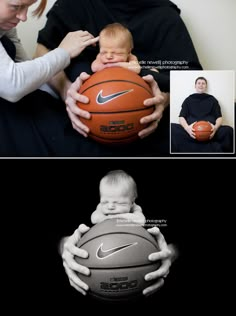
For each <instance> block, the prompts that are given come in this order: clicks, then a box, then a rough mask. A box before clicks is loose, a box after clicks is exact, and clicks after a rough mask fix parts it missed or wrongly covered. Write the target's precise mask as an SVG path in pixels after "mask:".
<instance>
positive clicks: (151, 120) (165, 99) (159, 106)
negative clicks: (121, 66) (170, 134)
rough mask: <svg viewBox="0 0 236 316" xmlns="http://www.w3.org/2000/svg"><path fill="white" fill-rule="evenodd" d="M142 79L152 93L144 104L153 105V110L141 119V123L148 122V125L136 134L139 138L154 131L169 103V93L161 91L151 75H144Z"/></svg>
mask: <svg viewBox="0 0 236 316" xmlns="http://www.w3.org/2000/svg"><path fill="white" fill-rule="evenodd" d="M143 79H144V80H145V81H146V82H147V83H148V84H149V86H150V87H151V89H152V93H153V97H152V98H149V99H147V100H145V102H144V105H145V106H153V105H154V106H155V110H154V111H153V113H152V114H150V115H148V116H146V117H143V118H142V119H141V124H148V126H147V127H146V128H144V129H143V130H141V131H140V132H139V134H138V135H139V137H140V138H144V137H147V136H148V135H150V134H152V133H153V132H155V130H156V129H157V127H158V124H159V122H160V120H161V118H162V115H163V112H164V109H165V108H166V107H167V106H168V104H169V93H164V92H161V90H160V89H159V87H158V84H157V82H156V81H155V80H154V78H153V76H152V75H147V76H144V77H143Z"/></svg>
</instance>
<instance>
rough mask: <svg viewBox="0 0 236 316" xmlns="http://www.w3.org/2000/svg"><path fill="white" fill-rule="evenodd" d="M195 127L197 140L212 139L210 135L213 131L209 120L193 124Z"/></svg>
mask: <svg viewBox="0 0 236 316" xmlns="http://www.w3.org/2000/svg"><path fill="white" fill-rule="evenodd" d="M193 129H194V132H195V136H196V140H198V141H201V142H202V141H207V140H209V139H210V135H211V133H212V131H211V129H212V127H211V124H210V123H209V122H207V121H198V122H196V123H195V124H194V125H193Z"/></svg>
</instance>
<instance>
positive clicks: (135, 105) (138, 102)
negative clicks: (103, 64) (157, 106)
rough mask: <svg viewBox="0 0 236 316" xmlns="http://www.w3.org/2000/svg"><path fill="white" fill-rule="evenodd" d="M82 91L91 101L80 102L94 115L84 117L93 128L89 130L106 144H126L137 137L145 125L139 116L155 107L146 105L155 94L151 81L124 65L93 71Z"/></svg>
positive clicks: (81, 105) (95, 138)
mask: <svg viewBox="0 0 236 316" xmlns="http://www.w3.org/2000/svg"><path fill="white" fill-rule="evenodd" d="M79 93H81V94H83V95H86V96H87V97H88V98H89V100H90V101H89V103H87V104H84V103H80V102H78V106H79V107H80V108H81V109H83V110H86V111H88V112H90V114H91V119H90V120H86V119H83V118H81V121H82V122H83V123H84V124H85V125H87V126H88V127H89V129H90V133H89V134H88V135H89V136H90V137H91V138H93V139H94V140H96V141H98V142H100V143H104V144H125V143H130V142H132V141H134V140H136V139H138V132H139V131H140V130H142V129H143V128H145V125H144V124H140V119H141V118H142V117H144V116H147V115H149V114H151V113H152V112H153V110H154V107H153V106H152V107H146V106H144V105H143V101H144V100H145V99H148V98H151V97H153V94H152V90H151V88H150V87H149V85H148V84H147V83H146V82H145V81H144V80H143V79H142V78H141V77H140V76H139V75H137V74H136V73H134V72H133V71H131V70H128V69H124V68H121V67H111V68H106V69H103V70H101V71H98V72H96V73H94V74H93V75H91V77H90V78H89V79H88V80H86V81H85V82H84V83H83V85H82V86H81V88H80V90H79Z"/></svg>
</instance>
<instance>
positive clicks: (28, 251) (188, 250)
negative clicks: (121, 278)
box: [1, 159, 234, 315]
mask: <svg viewBox="0 0 236 316" xmlns="http://www.w3.org/2000/svg"><path fill="white" fill-rule="evenodd" d="M231 162H232V163H231ZM222 163H223V164H222ZM233 163H234V161H230V160H227V161H226V160H224V161H218V160H205V159H202V160H195V159H192V160H190V159H189V160H185V159H182V160H164V159H140V160H139V159H136V160H134V159H124V160H123V159H90V160H89V159H78V160H77V159H71V160H70V159H68V160H64V161H63V160H50V161H48V160H41V161H40V163H38V161H36V160H32V161H30V162H29V161H27V160H22V161H17V162H16V163H15V164H14V166H13V165H12V166H11V168H8V169H6V168H5V165H4V164H3V163H2V164H1V166H2V170H4V169H5V171H6V170H10V172H8V173H7V177H4V178H3V179H2V183H3V184H4V185H3V187H2V194H1V196H2V199H1V200H2V212H1V213H2V215H1V217H2V220H1V228H2V229H1V243H2V255H1V257H2V260H1V261H2V264H3V268H2V286H3V288H4V297H6V300H7V299H8V301H9V298H10V302H11V303H8V302H7V301H6V305H7V310H8V311H9V313H10V312H16V311H17V312H19V311H22V312H24V313H26V314H27V313H28V314H31V315H32V314H35V313H37V312H44V313H45V312H52V313H53V314H57V313H61V312H63V313H64V312H66V313H68V314H70V313H73V314H74V313H79V312H81V311H82V310H86V312H88V313H89V312H90V311H91V310H92V309H94V308H95V309H96V310H97V311H99V312H102V313H104V314H106V313H107V314H111V313H113V314H116V313H117V314H120V313H123V314H130V313H136V314H142V313H143V312H142V311H141V309H145V310H147V311H155V313H158V314H162V313H166V312H167V313H181V314H186V315H189V314H192V313H203V311H204V312H206V311H209V312H212V310H213V309H217V311H219V310H220V309H222V311H224V313H225V312H226V308H227V306H229V305H228V303H227V304H223V302H225V301H224V300H223V296H224V295H225V293H226V292H227V291H228V289H229V283H228V282H229V278H226V277H225V276H226V275H227V274H228V273H231V271H232V270H231V268H230V266H231V265H230V264H231V262H232V252H231V251H230V249H231V247H230V246H229V245H230V242H231V241H232V236H231V234H232V230H231V229H230V226H231V224H232V214H233V211H232V210H233V209H232V206H231V205H233V204H232V203H233V200H234V196H233V194H232V193H230V182H231V183H233V182H232V181H234V176H233ZM114 169H123V170H125V171H126V172H128V173H130V175H132V176H133V178H134V179H135V181H136V183H137V187H138V195H139V196H138V199H137V204H139V205H141V206H142V208H143V211H144V213H145V215H146V217H147V218H150V219H151V218H157V219H166V220H167V223H168V226H167V227H166V228H163V229H161V231H162V232H163V234H164V235H165V238H166V240H167V241H168V242H173V243H175V244H176V245H177V246H178V248H179V252H180V255H179V258H178V260H177V261H176V262H175V263H174V264H173V265H172V267H171V270H170V274H169V276H168V278H167V280H166V282H165V286H164V287H163V288H162V289H161V290H160V291H159V292H158V293H156V294H154V295H153V296H151V297H150V298H148V299H144V300H139V301H138V302H134V303H130V304H123V303H120V304H118V305H115V306H113V305H110V304H108V303H105V304H101V303H100V302H97V301H94V300H92V299H90V298H89V297H86V298H85V297H83V296H82V295H81V294H79V293H78V292H77V291H76V290H74V289H73V288H72V287H70V285H69V282H68V279H67V276H66V274H65V272H64V268H63V266H62V260H61V258H60V256H59V255H58V254H57V242H58V240H59V239H60V238H61V237H62V236H65V235H70V234H72V233H73V231H74V230H75V229H76V228H77V227H78V225H79V224H80V223H86V224H89V223H90V215H91V212H92V211H93V210H94V209H95V207H96V205H97V203H98V201H99V191H98V186H99V181H100V179H101V177H102V176H104V175H105V173H106V172H108V171H110V170H114ZM219 177H221V179H220V178H219ZM222 204H223V205H224V208H222V207H221V205H222ZM227 300H230V296H227ZM3 301H5V300H3ZM96 310H95V312H96Z"/></svg>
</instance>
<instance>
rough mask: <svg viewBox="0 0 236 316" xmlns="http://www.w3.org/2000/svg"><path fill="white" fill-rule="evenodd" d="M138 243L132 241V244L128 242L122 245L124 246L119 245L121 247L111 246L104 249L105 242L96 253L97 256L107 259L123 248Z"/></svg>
mask: <svg viewBox="0 0 236 316" xmlns="http://www.w3.org/2000/svg"><path fill="white" fill-rule="evenodd" d="M137 244H138V243H137V242H134V243H131V244H126V245H122V246H119V247H114V248H110V249H107V250H104V249H103V243H102V244H101V245H100V246H99V248H98V250H97V253H96V257H97V258H98V259H105V258H107V257H109V256H112V255H114V254H115V253H117V252H119V251H121V250H123V249H126V248H128V247H131V246H134V245H137Z"/></svg>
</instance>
